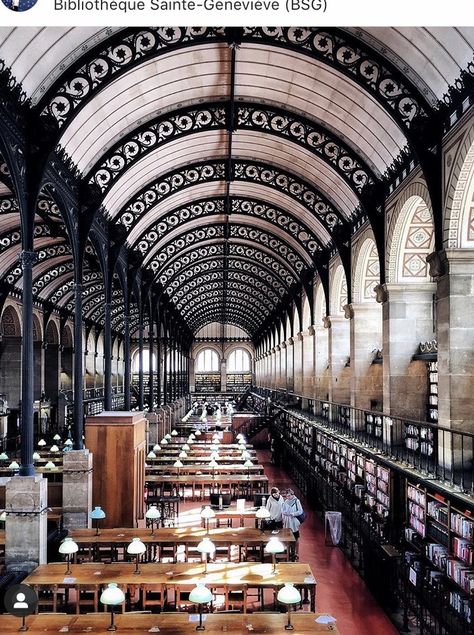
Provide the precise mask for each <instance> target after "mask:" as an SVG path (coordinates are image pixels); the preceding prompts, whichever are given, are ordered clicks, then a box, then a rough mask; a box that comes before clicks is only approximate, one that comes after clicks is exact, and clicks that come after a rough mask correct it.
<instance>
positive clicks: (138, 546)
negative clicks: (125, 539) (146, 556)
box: [127, 538, 146, 556]
mask: <svg viewBox="0 0 474 635" xmlns="http://www.w3.org/2000/svg"><path fill="white" fill-rule="evenodd" d="M145 551H146V547H145V545H144V544H143V542H142V541H141V540H140V538H132V542H131V543H130V544H129V545H128V546H127V553H129V554H130V555H134V556H136V555H138V554H141V553H145Z"/></svg>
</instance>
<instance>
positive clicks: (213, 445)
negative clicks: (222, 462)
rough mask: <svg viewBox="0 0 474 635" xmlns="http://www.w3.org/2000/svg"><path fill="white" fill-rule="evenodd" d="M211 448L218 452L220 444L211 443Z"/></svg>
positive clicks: (212, 450)
mask: <svg viewBox="0 0 474 635" xmlns="http://www.w3.org/2000/svg"><path fill="white" fill-rule="evenodd" d="M209 448H210V449H211V452H216V451H217V450H218V449H219V446H218V445H216V444H215V443H211V445H210V446H209Z"/></svg>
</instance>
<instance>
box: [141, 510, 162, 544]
mask: <svg viewBox="0 0 474 635" xmlns="http://www.w3.org/2000/svg"><path fill="white" fill-rule="evenodd" d="M145 518H147V519H148V520H149V521H150V522H151V535H152V536H154V535H155V527H154V524H155V520H159V519H160V518H161V513H160V510H159V509H158V507H157V506H156V505H151V507H149V508H148V509H147V511H146V514H145Z"/></svg>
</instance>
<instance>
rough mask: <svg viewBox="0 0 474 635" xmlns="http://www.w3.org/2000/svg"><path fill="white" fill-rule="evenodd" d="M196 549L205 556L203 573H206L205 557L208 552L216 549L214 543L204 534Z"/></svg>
mask: <svg viewBox="0 0 474 635" xmlns="http://www.w3.org/2000/svg"><path fill="white" fill-rule="evenodd" d="M196 549H197V551H199V553H203V554H204V557H205V560H204V573H207V557H208V555H209V554H210V553H214V551H215V550H216V546H215V545H214V543H213V542H212V540H211V539H210V538H209V536H204V538H203V539H202V540H201V542H200V543H199V544H198V546H197V547H196Z"/></svg>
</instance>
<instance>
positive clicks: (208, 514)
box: [201, 505, 216, 533]
mask: <svg viewBox="0 0 474 635" xmlns="http://www.w3.org/2000/svg"><path fill="white" fill-rule="evenodd" d="M215 517H216V512H215V511H214V510H213V509H212V508H211V507H210V506H209V505H206V506H205V507H204V509H203V510H202V511H201V518H204V520H205V521H206V531H207V533H209V521H210V519H211V518H215Z"/></svg>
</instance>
